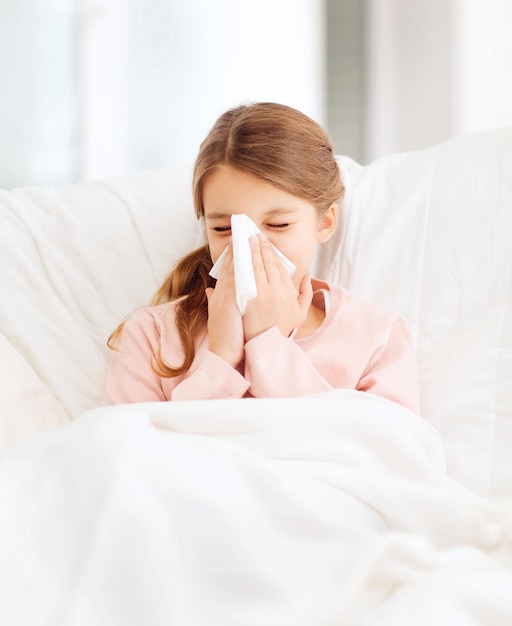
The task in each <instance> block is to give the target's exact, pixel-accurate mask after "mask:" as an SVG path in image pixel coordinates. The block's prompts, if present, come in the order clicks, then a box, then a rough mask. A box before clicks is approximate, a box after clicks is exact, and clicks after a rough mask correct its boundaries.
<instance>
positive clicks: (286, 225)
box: [267, 224, 290, 230]
mask: <svg viewBox="0 0 512 626" xmlns="http://www.w3.org/2000/svg"><path fill="white" fill-rule="evenodd" d="M289 225H290V224H267V226H268V227H269V228H273V229H274V230H283V229H284V228H288V226H289Z"/></svg>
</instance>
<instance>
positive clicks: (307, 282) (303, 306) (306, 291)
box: [297, 274, 313, 312]
mask: <svg viewBox="0 0 512 626" xmlns="http://www.w3.org/2000/svg"><path fill="white" fill-rule="evenodd" d="M312 300H313V286H312V284H311V276H310V275H309V274H304V276H303V277H302V278H301V280H300V284H299V295H298V296H297V302H298V304H299V308H300V310H301V311H303V312H305V311H307V309H309V307H310V306H311V301H312Z"/></svg>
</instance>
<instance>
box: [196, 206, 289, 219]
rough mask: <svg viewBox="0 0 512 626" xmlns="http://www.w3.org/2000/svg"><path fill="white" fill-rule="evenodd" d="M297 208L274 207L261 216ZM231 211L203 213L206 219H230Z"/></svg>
mask: <svg viewBox="0 0 512 626" xmlns="http://www.w3.org/2000/svg"><path fill="white" fill-rule="evenodd" d="M296 212H297V209H292V208H289V209H285V208H275V209H270V210H268V211H265V213H264V214H263V217H271V216H274V215H284V214H290V213H296ZM231 215H232V213H222V212H220V211H212V212H211V213H205V218H206V219H208V220H225V219H230V218H231Z"/></svg>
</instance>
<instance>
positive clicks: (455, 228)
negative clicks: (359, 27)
mask: <svg viewBox="0 0 512 626" xmlns="http://www.w3.org/2000/svg"><path fill="white" fill-rule="evenodd" d="M339 162H340V167H341V170H342V175H343V177H344V180H345V184H346V196H345V201H344V203H343V206H341V207H340V210H341V214H342V218H341V228H340V229H339V230H338V233H337V236H336V237H334V238H333V239H332V240H331V241H330V242H329V243H328V244H327V245H326V246H325V247H324V248H323V249H321V250H320V251H319V255H318V259H317V268H316V273H317V274H318V275H319V276H320V277H325V278H328V279H329V280H331V281H333V282H335V283H339V284H342V285H344V286H346V287H348V288H349V289H352V290H353V291H355V292H357V293H359V294H361V295H362V296H365V297H367V298H369V299H371V300H374V301H376V302H379V303H381V304H383V305H385V306H387V307H389V308H393V309H396V310H398V311H400V312H401V313H403V314H404V315H405V316H406V317H407V319H408V320H409V321H410V324H411V328H412V329H413V332H414V333H415V337H416V341H417V349H418V359H419V368H420V375H421V405H422V408H421V414H422V416H423V417H424V418H426V419H427V420H429V421H430V422H431V423H432V424H433V425H434V426H435V427H436V429H438V430H439V432H440V433H441V434H442V436H443V439H444V442H445V444H446V448H447V456H448V467H449V472H450V473H451V474H452V475H453V476H454V477H456V478H457V479H459V480H461V481H462V482H464V483H465V484H467V485H468V486H470V487H471V488H473V489H475V490H476V491H478V492H479V493H482V494H485V495H488V496H502V495H507V494H511V493H512V282H511V280H512V279H511V276H512V129H499V130H494V131H490V132H486V133H482V134H477V135H473V136H469V137H465V138H462V139H458V140H455V141H450V142H447V143H444V144H441V145H436V146H433V147H431V148H428V149H425V150H419V151H415V152H411V153H405V154H397V155H392V156H389V157H386V158H383V159H381V160H379V161H377V162H376V163H373V164H371V165H367V166H364V167H363V166H360V165H358V164H357V163H355V162H354V161H353V160H351V159H350V158H348V157H345V156H341V157H340V158H339ZM190 173H191V171H190V167H188V166H184V167H183V168H163V169H160V170H157V171H152V172H143V173H138V174H134V175H132V176H127V177H124V178H118V179H114V180H105V181H99V182H93V183H82V184H77V185H71V186H67V187H63V188H60V189H40V188H21V189H14V190H11V191H2V192H0V240H1V246H0V250H1V252H0V254H1V265H0V272H1V280H0V300H1V303H2V305H1V309H0V330H1V333H2V334H1V336H0V364H1V370H2V372H3V374H2V378H1V380H0V385H1V398H0V403H1V404H0V416H1V422H0V426H1V427H0V449H5V448H8V447H9V446H11V445H13V444H14V443H16V442H18V441H20V440H22V439H24V438H26V437H28V436H30V435H31V434H32V433H35V432H37V431H39V430H44V429H51V428H54V427H56V426H59V425H61V424H64V423H66V422H68V421H69V420H72V419H73V418H75V417H76V416H78V415H80V414H81V413H83V412H84V411H87V410H89V409H92V408H94V407H96V406H99V405H101V404H102V403H103V402H104V400H105V396H104V386H103V385H104V376H105V369H106V366H107V361H108V358H109V353H108V350H107V348H106V346H105V340H106V338H107V336H108V335H109V333H110V331H111V330H112V329H113V328H114V327H115V326H116V325H117V323H118V322H119V320H120V319H122V318H123V317H124V316H125V315H126V314H127V313H128V312H129V311H131V310H132V309H133V308H135V307H137V306H140V305H142V304H144V303H146V302H147V301H148V300H149V298H150V297H151V295H152V293H153V292H154V291H155V289H156V287H157V286H158V285H159V283H160V281H161V280H162V278H163V277H164V275H165V274H166V273H167V271H168V270H169V268H170V267H171V265H172V263H173V262H174V261H175V260H176V259H177V258H178V257H179V256H181V255H182V254H183V253H184V252H186V251H187V250H189V249H190V248H191V247H193V246H194V245H196V244H197V243H199V242H200V241H201V238H202V234H201V231H200V228H199V227H198V226H197V224H196V222H195V218H194V217H193V209H192V204H191V193H190Z"/></svg>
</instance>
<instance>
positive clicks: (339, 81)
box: [0, 0, 512, 189]
mask: <svg viewBox="0 0 512 626" xmlns="http://www.w3.org/2000/svg"><path fill="white" fill-rule="evenodd" d="M511 25H512V0H1V2H0V76H1V78H2V87H1V89H0V94H1V95H0V187H4V188H7V189H9V188H13V187H16V186H20V185H43V186H54V185H62V184H67V183H73V182H77V181H82V180H94V179H101V178H107V177H111V176H119V175H124V174H128V173H130V172H134V171H139V170H147V169H153V168H158V167H163V166H168V165H175V164H182V163H188V162H191V161H193V159H194V158H195V155H196V152H197V149H198V147H199V143H200V142H201V140H202V139H203V137H204V136H205V134H206V133H207V132H208V130H209V128H210V127H211V125H212V124H213V122H214V121H215V119H216V118H217V116H218V115H219V114H220V113H222V112H223V111H224V110H225V109H227V108H229V107H232V106H235V105H237V104H240V103H244V102H250V101H254V100H272V101H276V102H282V103H285V104H289V105H291V106H294V107H296V108H298V109H301V110H302V111H304V112H305V113H307V114H308V115H310V116H311V117H313V118H314V119H315V120H317V121H318V122H319V123H320V124H322V125H323V126H324V127H325V128H326V129H327V130H328V132H329V133H330V135H331V137H332V139H333V140H334V142H335V145H336V150H337V152H338V153H343V154H348V155H350V156H352V157H353V158H354V159H356V160H357V161H359V162H361V163H369V162H371V161H373V160H375V159H377V158H379V157H382V156H384V155H386V154H390V153H393V152H398V151H404V150H413V149H417V148H422V147H426V146H429V145H432V144H434V143H438V142H440V141H444V140H448V139H452V138H455V137H458V136H461V135H465V134H469V133H473V132H479V131H481V130H486V129H489V128H496V127H500V126H512V37H511V36H510V27H511Z"/></svg>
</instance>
